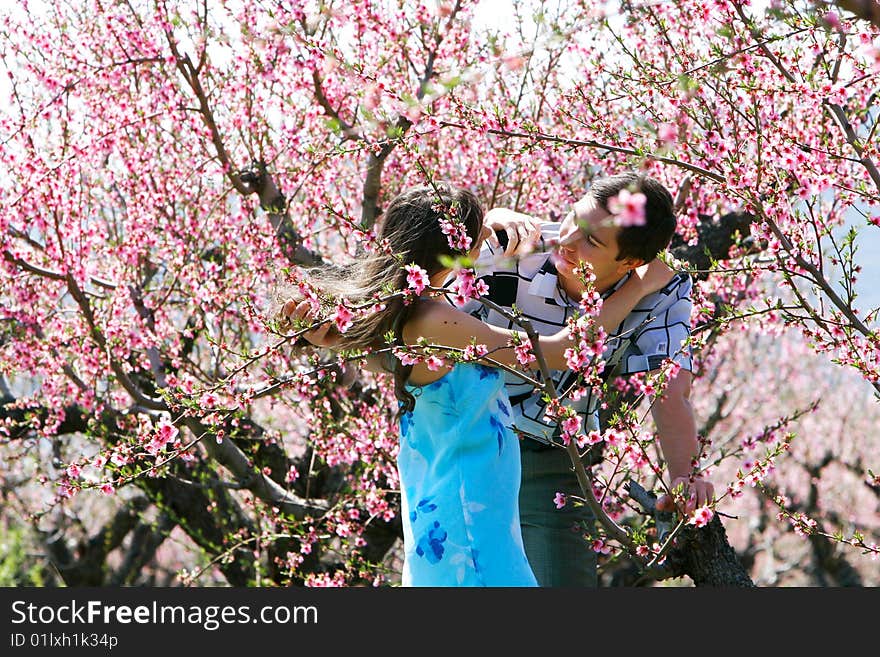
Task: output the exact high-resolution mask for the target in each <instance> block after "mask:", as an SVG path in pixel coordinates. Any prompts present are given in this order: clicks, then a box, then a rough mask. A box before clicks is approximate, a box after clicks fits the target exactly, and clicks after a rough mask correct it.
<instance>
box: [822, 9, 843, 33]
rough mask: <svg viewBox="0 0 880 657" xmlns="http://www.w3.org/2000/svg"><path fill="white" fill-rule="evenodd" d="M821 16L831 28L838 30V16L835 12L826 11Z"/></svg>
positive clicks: (839, 26)
mask: <svg viewBox="0 0 880 657" xmlns="http://www.w3.org/2000/svg"><path fill="white" fill-rule="evenodd" d="M822 18H823V19H824V21H825V23H826V24H827V25H828V27H830V28H831V29H834V30H839V29H840V28H841V25H840V16H838V15H837V14H836V13H835V12H833V11H826V12H825V15H824V16H822Z"/></svg>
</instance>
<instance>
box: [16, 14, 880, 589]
mask: <svg viewBox="0 0 880 657" xmlns="http://www.w3.org/2000/svg"><path fill="white" fill-rule="evenodd" d="M489 5H491V6H489ZM863 9H864V8H863V7H862V5H861V4H859V3H841V6H840V7H836V6H835V5H833V4H828V5H826V4H824V3H816V2H807V1H796V0H779V1H778V2H773V3H771V4H770V6H769V8H763V7H754V6H751V3H749V2H736V1H729V0H716V1H714V2H711V3H704V2H694V1H691V0H684V1H682V2H677V3H653V2H625V3H607V4H606V5H604V6H603V5H602V4H601V3H592V2H582V1H579V0H570V1H569V2H562V3H558V4H553V6H552V7H551V6H549V5H546V4H542V3H539V2H535V3H510V5H507V4H506V3H505V5H504V8H503V11H504V13H505V21H504V22H503V23H498V22H496V21H491V20H486V15H487V11H496V12H497V11H499V7H498V5H497V4H493V3H488V2H485V1H483V2H479V1H474V2H467V1H465V0H456V1H446V0H441V1H434V0H422V1H416V0H413V1H403V0H401V1H400V2H394V1H392V0H387V1H384V0H383V1H379V0H356V1H354V2H347V3H341V2H332V1H331V2H316V1H293V2H289V3H266V2H260V1H258V0H239V1H235V2H233V1H232V0H222V1H220V2H211V3H208V2H206V1H199V0H188V1H187V0H133V1H125V2H123V1H121V0H102V1H99V0H91V1H88V2H57V3H45V4H44V3H36V2H28V3H21V4H20V6H19V7H18V8H16V9H15V10H3V14H2V27H0V36H2V38H0V55H2V61H3V66H4V69H5V72H6V74H7V80H6V82H5V83H4V84H5V86H4V90H5V91H6V92H7V93H6V100H7V102H6V104H5V107H4V109H3V112H2V115H0V135H2V139H0V166H2V167H3V179H4V181H5V184H4V185H3V187H2V190H0V194H2V203H0V256H2V257H0V271H2V289H0V374H2V378H0V383H2V389H0V393H2V396H3V405H2V410H0V418H2V425H0V439H2V444H0V449H2V454H3V459H4V463H5V467H4V468H3V471H2V475H0V481H2V490H3V494H4V500H5V502H6V503H5V504H4V511H3V514H4V518H3V527H4V528H5V531H7V532H8V533H9V534H10V535H14V536H24V535H28V533H30V534H29V535H31V536H32V537H34V538H33V540H35V541H37V542H38V544H39V545H40V546H41V548H42V550H43V551H44V553H45V555H46V557H47V560H46V562H45V563H49V564H51V568H48V567H39V568H37V570H36V571H29V572H38V574H34V575H32V576H30V577H31V580H32V581H33V580H39V581H44V582H59V581H64V582H66V583H70V584H99V585H100V584H111V583H135V582H141V583H143V582H148V583H149V582H153V583H167V582H175V583H179V582H181V581H182V582H190V581H195V582H197V583H198V582H204V581H206V580H207V579H219V580H222V581H225V582H228V583H230V584H235V585H245V584H248V585H283V584H288V583H294V584H307V585H344V584H354V583H361V582H366V583H376V584H381V583H394V582H396V581H397V570H396V567H397V561H396V555H397V546H398V545H399V535H400V529H399V523H398V521H397V512H398V492H397V491H398V485H397V474H396V470H395V467H394V458H395V453H396V441H397V428H396V425H395V422H394V419H393V415H394V410H395V409H396V402H395V399H394V395H393V385H391V384H390V382H389V381H388V380H387V379H386V378H385V377H382V376H370V375H364V376H361V377H357V378H356V379H353V378H352V377H351V376H350V373H351V371H352V369H353V368H356V360H355V359H354V357H355V355H352V354H341V355H339V356H335V355H331V354H327V353H323V352H320V351H315V350H304V349H300V348H295V347H294V346H293V342H294V340H295V338H296V337H297V334H298V332H301V331H291V330H284V329H283V327H280V326H279V325H278V324H277V322H276V321H275V312H276V310H277V301H278V299H277V290H278V288H279V286H280V285H281V284H289V285H294V286H296V285H298V284H300V283H302V284H303V285H302V293H303V294H309V289H308V287H307V285H306V284H307V282H308V280H307V277H306V276H304V275H303V271H304V269H303V268H304V267H307V266H312V265H319V266H338V265H343V264H345V263H346V262H348V261H349V260H350V258H351V257H352V256H353V254H354V253H355V252H356V250H357V249H366V250H370V249H375V248H381V246H380V245H377V244H376V240H375V232H374V224H375V221H376V220H377V218H378V217H379V216H380V215H381V209H382V205H383V202H385V201H386V200H387V199H389V198H391V197H392V196H393V195H394V194H395V193H396V192H397V191H399V190H400V189H402V188H404V187H406V186H409V185H412V184H417V183H423V182H426V181H430V180H435V179H449V180H453V181H456V182H457V183H459V184H463V185H466V186H468V187H470V188H472V189H473V190H474V191H476V192H478V194H479V196H480V197H481V198H482V199H484V202H485V205H486V207H493V206H507V207H513V208H516V209H517V210H519V211H521V212H527V213H532V214H535V215H539V216H542V217H549V218H559V216H560V215H561V214H562V213H564V211H565V210H566V207H567V205H568V204H569V203H570V202H571V201H573V200H574V199H576V198H578V197H579V196H580V195H582V194H583V192H584V190H585V189H586V188H587V187H588V185H589V181H590V180H591V178H592V177H594V176H596V175H600V174H604V173H612V172H615V171H618V170H622V169H627V168H640V169H643V170H645V171H647V172H650V173H651V174H652V175H655V176H656V177H658V178H660V179H661V180H662V181H664V182H665V183H666V184H667V185H668V186H669V188H670V189H672V190H674V191H675V193H676V205H677V209H678V211H679V229H678V236H677V238H676V242H675V244H674V248H673V250H672V253H673V254H674V255H675V256H676V257H678V258H679V259H680V260H681V261H682V263H683V266H687V267H689V268H690V269H691V270H692V273H693V275H694V277H695V279H697V280H698V281H699V283H698V285H697V287H696V288H695V289H696V294H697V298H696V299H695V313H694V317H693V323H694V340H693V348H694V350H695V352H696V353H697V354H698V358H697V366H696V372H695V374H696V375H697V377H698V378H697V384H696V388H695V403H697V405H698V406H697V407H698V410H699V411H700V414H701V421H702V422H703V423H704V424H703V426H702V432H701V435H702V439H703V445H704V458H703V461H702V467H705V468H707V469H708V470H709V471H710V473H711V476H713V477H714V478H717V477H722V476H723V477H724V481H721V480H720V479H719V480H718V481H717V484H716V487H717V488H718V489H719V491H720V492H721V494H719V498H720V499H719V502H718V505H717V506H716V507H715V509H714V512H723V513H725V514H727V515H729V516H736V519H729V520H727V519H726V520H725V522H724V523H723V524H724V525H726V526H727V527H728V528H729V529H730V530H731V536H732V537H734V538H735V539H736V536H737V535H738V534H742V531H741V528H742V523H746V522H752V521H753V520H754V519H756V518H757V519H760V522H761V523H763V524H762V525H761V527H760V531H756V532H754V534H753V536H752V538H751V539H749V538H742V537H741V538H740V539H737V540H738V541H739V542H737V540H734V543H736V547H737V549H738V550H739V553H740V554H739V555H738V556H737V554H736V553H735V551H734V550H733V549H732V548H731V546H730V545H729V544H728V541H727V539H726V536H725V531H724V527H723V526H722V523H721V522H720V520H719V519H718V518H717V514H716V517H715V519H713V520H711V522H709V521H710V518H712V516H713V513H714V512H713V510H710V509H703V510H700V512H699V513H698V514H695V515H693V516H692V517H690V518H683V519H676V518H673V519H672V520H671V521H670V525H669V527H668V528H667V529H668V530H669V531H665V530H664V528H663V523H664V522H665V520H664V519H662V518H660V517H659V516H658V515H657V514H656V513H655V510H654V509H653V507H652V503H653V500H652V498H651V496H650V495H646V496H642V497H641V501H638V499H637V498H639V496H638V495H637V494H636V488H634V487H633V485H632V484H633V483H636V484H638V485H639V486H640V487H642V488H646V489H648V490H650V489H652V488H656V489H658V491H659V489H660V487H661V484H660V478H659V476H658V472H660V469H659V468H660V465H661V464H658V462H657V459H656V457H655V456H654V452H653V448H652V434H651V427H650V426H649V425H647V424H645V423H643V422H642V421H641V416H642V415H643V414H644V413H643V412H644V405H639V404H640V400H641V399H643V398H644V397H645V396H646V393H650V392H652V391H653V392H657V391H659V390H661V389H662V385H663V380H664V377H666V376H668V372H661V373H660V374H659V375H657V376H656V377H649V378H647V379H646V378H644V377H642V378H638V379H635V380H631V381H618V382H616V383H613V386H612V387H615V386H616V388H617V390H618V391H622V392H624V393H625V394H624V396H623V397H618V398H617V399H616V400H615V401H614V402H613V403H611V402H612V398H611V395H610V394H609V397H608V399H609V408H608V414H607V416H606V418H605V421H606V430H605V431H604V432H603V433H601V434H600V435H597V436H592V437H591V436H584V435H582V434H579V433H578V427H574V426H571V427H570V431H568V429H567V431H568V433H569V435H570V437H571V439H572V440H571V445H573V446H574V447H572V448H571V449H574V450H585V449H587V448H590V446H591V445H592V446H593V448H592V449H591V452H592V453H594V456H595V458H594V462H595V465H594V466H592V467H591V468H589V469H588V470H587V471H585V472H584V473H583V475H584V477H586V479H585V480H584V481H585V484H586V485H585V491H584V503H591V504H594V505H597V510H598V511H600V515H602V516H603V522H602V523H600V524H599V525H597V527H591V528H582V529H583V531H584V532H585V534H586V535H589V537H590V540H591V541H593V544H594V546H595V548H596V549H597V550H598V551H600V552H602V553H603V554H604V555H605V556H604V557H603V559H605V558H607V559H609V563H608V566H607V572H608V573H609V575H608V578H609V581H611V578H612V574H613V577H615V578H617V579H615V580H614V581H618V582H621V583H623V582H627V583H632V582H634V581H637V578H642V579H644V578H645V577H646V576H647V577H668V576H681V575H688V576H690V578H691V579H692V580H693V581H694V582H696V583H698V584H703V583H738V584H750V583H751V582H752V578H753V577H754V578H756V579H757V580H758V581H759V582H760V581H767V582H771V583H772V582H775V581H778V578H777V579H773V578H772V577H768V578H764V579H761V577H759V576H758V575H760V573H757V572H756V571H754V570H753V571H752V572H751V574H750V571H749V569H750V568H752V569H754V568H759V567H760V568H766V563H765V562H766V560H764V561H763V562H762V561H761V559H758V558H756V554H759V553H760V554H764V553H766V552H767V551H768V549H767V548H766V547H763V548H762V547H761V541H762V540H767V541H770V543H773V540H772V537H773V536H775V535H777V534H786V532H788V530H787V529H786V528H789V529H793V530H796V531H797V532H798V533H799V534H801V535H802V536H800V540H799V542H798V543H796V544H795V545H810V546H811V549H812V552H810V553H809V554H812V557H810V556H809V554H807V553H806V552H804V553H803V554H800V556H797V555H798V549H799V548H797V547H793V548H792V550H793V552H792V553H791V554H794V555H795V556H791V554H787V555H785V556H784V558H783V557H781V556H779V557H778V559H777V560H778V561H781V562H784V563H789V564H792V566H791V567H792V568H800V569H803V570H807V569H808V567H807V565H805V564H806V563H807V561H809V560H810V559H812V560H813V563H814V564H815V563H816V562H817V561H818V562H822V558H825V559H826V561H825V562H822V563H826V564H831V565H827V567H826V566H821V564H820V566H815V567H812V568H813V571H814V572H815V573H816V578H817V581H820V582H822V581H824V582H826V583H828V582H831V583H834V582H838V583H839V582H842V581H844V580H843V579H839V578H837V575H834V574H833V573H841V572H843V573H844V574H843V575H841V576H840V577H842V578H843V577H845V575H846V573H850V571H852V572H854V573H856V575H857V579H858V582H861V583H874V584H876V583H877V580H876V577H875V578H874V580H873V581H872V580H870V578H868V579H867V580H866V579H865V575H863V574H860V573H861V571H860V570H859V568H860V566H859V563H860V561H861V560H865V559H870V558H871V557H872V555H873V556H876V554H877V552H878V548H877V545H876V542H877V533H878V527H877V514H876V510H877V503H878V501H877V493H878V486H880V482H878V479H877V475H876V474H875V473H876V472H880V464H877V463H876V460H875V461H874V462H872V461H871V459H872V458H874V459H876V456H875V455H876V449H874V450H873V452H872V451H871V448H872V446H873V447H876V441H877V438H876V435H875V431H874V429H876V422H875V423H874V424H873V425H872V424H871V422H870V421H866V418H868V419H870V418H876V417H877V413H876V405H874V404H873V402H872V401H870V399H869V397H865V396H864V394H863V392H862V391H864V390H865V389H873V390H874V391H880V341H878V336H877V332H876V328H877V314H878V311H877V309H871V308H866V307H863V306H862V305H861V304H860V300H859V298H858V294H857V292H858V289H860V288H859V287H858V274H859V272H860V270H861V266H862V263H860V261H859V251H858V249H859V246H860V244H862V243H863V241H864V240H865V236H866V235H868V236H870V234H871V233H873V232H876V231H877V230H880V228H878V227H880V216H878V215H877V214H876V213H877V210H876V207H877V204H878V201H880V172H878V168H877V159H878V155H877V146H876V140H875V129H876V125H877V110H876V108H875V106H874V103H875V99H876V89H877V80H878V77H877V73H878V72H880V49H878V47H877V37H878V36H880V30H878V27H877V25H876V22H877V21H876V20H874V18H872V17H873V16H874V15H873V14H871V13H870V11H867V10H866V11H862V10H863ZM623 200H624V201H626V199H623ZM630 200H631V199H630ZM403 264H404V265H405V264H406V263H403ZM416 274H417V273H416ZM416 279H417V275H416ZM395 292H399V291H393V290H389V294H393V293H395ZM368 311H369V309H368V308H367V309H357V308H349V307H346V306H344V305H341V306H336V307H334V308H333V309H332V315H331V316H329V320H332V321H335V322H336V324H337V326H338V327H339V328H340V330H344V328H345V326H346V324H347V322H348V321H349V320H350V319H351V315H352V313H354V312H368ZM329 320H328V321H329ZM783 337H784V341H783V340H782V338H783ZM783 343H784V344H785V345H786V348H785V349H780V348H779V347H780V345H782V344H783ZM438 357H439V356H438ZM523 357H524V358H526V357H527V354H525V353H524V356H523ZM748 358H751V359H752V363H751V367H750V368H749V367H748V366H747V365H744V363H746V362H747V361H746V359H748ZM780 363H784V366H783V365H781V364H780ZM581 365H582V366H583V367H584V368H585V370H588V369H589V368H590V367H593V368H595V366H596V359H595V358H587V359H584V360H583V362H582V363H581ZM838 371H849V372H851V373H852V374H853V375H854V376H855V378H852V377H843V378H840V377H838V378H834V380H835V381H841V382H844V383H842V384H841V387H840V388H839V389H828V390H826V391H825V393H824V395H823V397H822V399H820V400H818V401H817V400H816V399H815V398H810V399H807V398H806V397H808V396H809V395H805V391H807V390H809V388H810V386H809V385H805V384H804V383H803V379H799V377H804V376H807V375H809V374H814V375H815V376H817V377H830V375H829V374H828V373H829V372H838ZM731 372H739V373H741V376H742V377H748V376H752V377H754V378H753V379H752V380H743V378H737V377H735V376H733V375H732V374H731ZM780 372H787V373H788V376H787V378H785V379H779V378H777V377H778V375H779V373H780ZM748 373H751V374H748ZM799 381H800V382H799ZM783 384H785V385H791V386H792V392H791V394H779V395H778V396H776V395H774V394H773V392H772V391H774V390H776V391H781V390H783V389H786V390H787V388H784V385H783ZM844 384H845V385H844ZM815 388H816V389H818V388H820V386H815ZM648 396H650V395H648ZM853 399H859V400H863V401H862V403H860V404H859V405H858V406H846V405H844V404H843V401H851V400H853ZM645 403H648V402H647V401H646V402H645ZM621 409H624V410H625V409H629V412H622V410H621ZM745 409H751V410H752V411H753V412H751V413H746V412H744V410H745ZM850 416H852V417H854V418H858V419H857V420H852V421H850V420H846V419H845V418H849V417H850ZM842 419H844V421H845V422H846V429H844V428H843V427H842V426H841V425H839V422H841V420H842ZM561 420H562V421H563V422H564V418H561ZM872 427H873V428H872ZM823 473H830V474H825V475H824V476H823ZM823 481H824V483H822V482H823ZM829 481H831V482H837V483H832V484H831V485H829V484H828V482H829ZM840 482H842V483H840ZM840 486H845V487H846V490H834V488H835V487H840ZM745 493H749V495H750V496H751V497H749V496H746V495H745ZM829 497H835V498H836V499H838V500H842V502H839V503H838V504H837V505H836V506H835V505H834V504H830V503H827V502H826V500H828V499H829ZM853 499H858V500H859V507H860V512H859V513H857V514H853V513H847V512H845V510H844V509H846V501H847V500H850V501H851V500H853ZM749 500H751V502H749ZM756 500H757V502H756ZM569 502H570V501H569ZM747 502H748V503H747ZM559 503H560V504H561V503H564V501H563V500H560V501H559ZM768 509H774V511H773V512H772V513H768ZM777 515H779V516H780V518H781V521H780V520H779V519H777V517H776V516H777ZM707 524H708V525H709V526H708V527H700V525H707ZM670 534H671V535H674V536H678V537H679V539H686V541H685V542H684V543H685V544H684V546H682V545H681V544H682V541H681V540H679V541H678V545H679V549H670V548H673V545H672V543H671V542H670V543H669V544H668V545H664V544H663V541H662V540H661V536H668V535H670ZM786 535H792V536H795V534H794V533H792V532H788V533H787V534H786ZM22 540H24V539H22ZM805 555H806V556H805ZM819 555H824V556H823V557H822V558H820V556H819ZM618 556H622V557H624V558H617V557H618ZM762 558H763V557H762ZM832 562H833V563H832ZM622 564H629V565H622ZM842 564H844V565H842ZM847 569H849V570H847ZM832 571H833V573H832ZM762 572H764V571H762ZM829 573H832V574H829ZM634 578H636V579H634ZM822 578H824V579H822ZM835 578H837V579H835ZM846 581H856V580H855V579H850V580H846Z"/></svg>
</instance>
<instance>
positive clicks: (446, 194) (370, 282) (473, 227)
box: [308, 182, 483, 412]
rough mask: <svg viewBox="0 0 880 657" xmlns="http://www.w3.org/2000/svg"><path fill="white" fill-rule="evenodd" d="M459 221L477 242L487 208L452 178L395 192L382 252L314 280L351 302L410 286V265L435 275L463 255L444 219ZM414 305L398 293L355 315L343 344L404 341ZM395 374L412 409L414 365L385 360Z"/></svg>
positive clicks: (384, 223)
mask: <svg viewBox="0 0 880 657" xmlns="http://www.w3.org/2000/svg"><path fill="white" fill-rule="evenodd" d="M442 219H456V220H458V221H460V222H461V223H463V224H464V227H465V229H466V231H467V235H468V237H469V238H470V244H471V245H472V246H473V245H476V244H477V240H478V239H479V235H480V231H481V230H482V227H483V209H482V207H481V206H480V203H479V201H478V200H477V197H476V196H474V194H472V193H471V192H469V191H468V190H466V189H462V188H460V187H456V186H455V185H452V184H450V183H447V182H434V183H432V184H430V185H425V186H420V187H412V188H410V189H407V190H406V191H404V192H401V193H400V194H399V195H398V196H396V197H395V198H394V199H393V200H392V201H391V203H390V204H389V205H388V208H387V209H386V210H385V212H384V214H383V215H382V217H380V219H379V222H380V224H379V241H380V243H384V244H385V247H386V248H385V249H384V250H383V252H382V253H376V254H370V255H366V256H363V257H362V258H360V259H359V260H357V261H356V262H355V263H354V264H353V265H351V266H349V267H346V268H344V269H342V270H337V271H335V272H331V271H328V270H326V269H325V270H321V269H312V270H310V271H309V272H308V273H309V282H310V284H312V285H314V286H315V287H316V288H317V289H318V290H320V291H321V292H322V293H323V294H325V295H327V296H328V297H329V298H332V299H336V300H339V301H344V302H345V303H347V304H349V305H360V304H366V303H369V302H370V301H372V300H374V299H376V298H378V297H385V296H387V295H388V293H389V292H392V291H398V290H406V289H407V287H408V286H407V281H406V277H407V272H406V270H405V269H404V267H405V266H406V265H409V264H416V265H418V266H419V267H421V268H422V269H424V270H425V271H426V272H427V273H428V276H433V275H434V274H436V273H437V272H439V271H441V270H442V269H444V266H443V265H442V264H441V263H440V260H439V258H440V256H443V255H447V256H454V255H457V254H460V253H461V252H460V251H456V250H455V249H454V248H453V247H451V246H450V244H449V238H448V237H447V235H445V234H444V233H443V229H442V226H441V224H440V221H441V220H442ZM414 308H415V304H413V303H410V304H409V305H407V304H404V301H403V299H402V298H400V297H399V296H398V297H394V298H392V299H390V300H388V301H387V302H385V308H384V309H382V310H378V311H373V312H370V313H369V314H366V315H364V316H359V317H356V318H355V319H354V321H353V323H352V325H351V326H350V327H349V328H348V330H347V331H345V333H343V334H341V336H340V340H339V342H338V347H339V348H340V349H365V348H381V347H384V346H387V345H386V343H385V336H386V335H387V334H388V333H389V332H390V333H391V334H392V335H393V336H394V344H397V345H402V344H403V334H402V329H403V326H404V325H405V324H406V322H407V320H408V319H409V318H410V316H411V315H412V312H413V310H414ZM385 362H386V363H388V364H389V365H388V366H387V367H388V369H389V371H390V372H392V373H393V374H394V391H395V394H396V395H397V399H398V400H400V401H401V402H402V408H401V412H403V411H411V410H412V409H413V408H414V406H415V398H414V397H413V396H412V395H411V394H410V393H409V392H408V391H407V390H406V382H407V380H408V379H409V375H410V373H411V372H412V365H403V364H402V363H400V361H399V360H398V359H396V358H394V357H389V358H388V359H385Z"/></svg>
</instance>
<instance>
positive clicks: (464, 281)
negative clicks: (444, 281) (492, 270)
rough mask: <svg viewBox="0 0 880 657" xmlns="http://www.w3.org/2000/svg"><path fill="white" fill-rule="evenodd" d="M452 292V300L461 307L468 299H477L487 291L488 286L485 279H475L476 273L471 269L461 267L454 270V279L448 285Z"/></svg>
mask: <svg viewBox="0 0 880 657" xmlns="http://www.w3.org/2000/svg"><path fill="white" fill-rule="evenodd" d="M449 291H450V292H452V294H453V297H452V302H453V303H454V304H455V305H456V306H458V307H459V308H461V307H462V306H463V305H464V304H466V303H467V302H468V300H469V299H478V298H479V297H481V296H484V295H486V294H488V293H489V286H488V285H487V284H486V281H483V280H479V281H478V280H477V275H476V273H475V272H474V270H473V269H465V268H461V269H458V270H457V271H456V272H455V280H454V281H453V283H452V285H450V286H449Z"/></svg>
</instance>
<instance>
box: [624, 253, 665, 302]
mask: <svg viewBox="0 0 880 657" xmlns="http://www.w3.org/2000/svg"><path fill="white" fill-rule="evenodd" d="M675 273H676V272H675V271H674V270H672V269H670V268H669V267H667V266H666V263H664V262H663V261H662V260H659V259H657V258H654V259H653V260H652V261H651V262H649V263H648V264H647V265H642V266H641V267H636V268H635V269H633V278H634V279H636V281H637V283H638V285H639V287H640V288H641V290H642V296H647V295H649V294H653V293H654V292H658V291H659V290H662V289H663V288H664V287H666V286H667V285H668V284H669V281H671V280H672V279H673V278H674V277H675Z"/></svg>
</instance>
